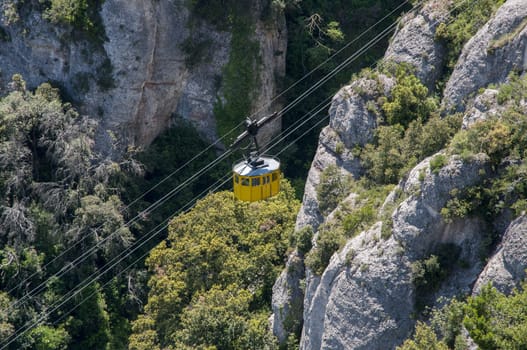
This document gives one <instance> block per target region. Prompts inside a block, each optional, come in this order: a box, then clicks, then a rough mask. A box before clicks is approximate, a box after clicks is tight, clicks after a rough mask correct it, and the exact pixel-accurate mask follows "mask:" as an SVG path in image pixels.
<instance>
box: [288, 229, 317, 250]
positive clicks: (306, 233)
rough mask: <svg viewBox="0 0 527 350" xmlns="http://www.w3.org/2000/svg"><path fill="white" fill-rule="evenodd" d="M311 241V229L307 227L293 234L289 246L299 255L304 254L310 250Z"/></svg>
mask: <svg viewBox="0 0 527 350" xmlns="http://www.w3.org/2000/svg"><path fill="white" fill-rule="evenodd" d="M312 239H313V228H312V227H311V226H310V225H308V226H305V227H303V228H301V229H300V230H298V231H295V232H293V234H292V235H291V237H290V239H289V245H290V246H291V247H296V249H297V250H298V252H299V253H300V254H305V253H307V252H309V251H310V250H311V247H312V246H313V244H312V242H311V241H312Z"/></svg>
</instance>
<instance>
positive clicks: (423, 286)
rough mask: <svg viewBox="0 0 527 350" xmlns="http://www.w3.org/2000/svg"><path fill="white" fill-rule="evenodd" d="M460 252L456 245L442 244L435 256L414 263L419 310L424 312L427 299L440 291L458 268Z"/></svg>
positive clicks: (416, 299)
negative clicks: (444, 282)
mask: <svg viewBox="0 0 527 350" xmlns="http://www.w3.org/2000/svg"><path fill="white" fill-rule="evenodd" d="M460 252H461V248H460V247H458V246H456V245H455V244H440V245H439V246H438V247H437V248H436V249H435V252H434V254H431V255H430V256H428V257H427V258H425V259H422V260H417V261H415V262H413V263H412V283H413V285H414V288H415V294H416V296H415V306H416V308H417V310H422V309H423V308H424V305H426V299H427V297H428V296H430V295H431V294H432V293H434V292H435V291H437V289H439V287H440V286H441V283H442V282H443V281H444V280H445V278H446V277H447V276H448V275H449V273H450V272H451V271H452V269H453V268H454V267H455V266H456V263H457V260H458V258H459V254H460Z"/></svg>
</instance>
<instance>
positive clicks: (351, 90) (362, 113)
mask: <svg viewBox="0 0 527 350" xmlns="http://www.w3.org/2000/svg"><path fill="white" fill-rule="evenodd" d="M394 84H395V82H394V80H393V79H392V78H389V77H387V76H385V75H383V74H379V75H378V79H377V80H375V79H369V78H360V79H357V80H355V81H353V82H352V83H351V84H350V85H347V86H345V87H343V88H342V89H340V90H339V92H338V93H337V94H336V95H335V97H333V101H332V103H331V107H330V109H329V116H330V122H329V126H330V127H331V128H332V129H333V130H334V131H335V132H336V133H337V134H338V135H339V137H340V139H341V140H342V142H343V143H344V145H345V146H346V147H347V148H348V149H353V148H354V147H355V146H364V145H366V144H367V143H368V142H370V141H371V140H372V139H373V135H374V131H375V128H376V127H377V113H379V112H378V111H380V107H379V106H378V105H377V103H376V100H377V98H378V97H380V96H381V95H386V94H388V93H389V91H391V89H392V88H393V85H394ZM376 111H377V112H376Z"/></svg>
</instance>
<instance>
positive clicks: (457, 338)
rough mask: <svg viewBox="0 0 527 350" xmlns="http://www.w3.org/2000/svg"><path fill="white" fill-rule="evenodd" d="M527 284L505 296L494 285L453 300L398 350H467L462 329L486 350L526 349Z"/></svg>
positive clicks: (421, 324)
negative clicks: (461, 299)
mask: <svg viewBox="0 0 527 350" xmlns="http://www.w3.org/2000/svg"><path fill="white" fill-rule="evenodd" d="M526 286H527V285H526V284H525V283H523V284H522V286H521V288H520V289H517V290H514V291H513V292H512V294H510V295H508V296H507V295H505V294H503V293H501V292H499V291H497V290H496V289H495V288H493V287H492V286H491V285H487V286H485V287H483V288H482V290H481V292H480V293H479V294H478V295H476V296H471V297H468V299H467V300H466V301H463V302H462V301H458V300H456V299H454V300H452V301H451V302H450V303H449V304H447V305H446V306H444V307H443V308H442V309H439V310H437V309H436V310H434V311H433V312H432V317H431V323H430V325H426V324H424V323H421V322H418V323H417V326H416V329H415V334H414V336H413V339H409V340H407V341H405V343H404V344H403V345H402V346H401V347H399V348H398V350H413V349H456V350H458V349H459V350H461V349H466V346H467V345H466V342H465V340H464V338H463V336H462V332H461V330H462V327H465V329H466V330H467V331H468V334H469V335H470V337H471V338H472V340H474V341H475V343H476V344H477V345H478V346H479V348H480V349H483V350H491V349H523V348H524V346H525V339H527V333H526V329H527V318H526V314H527V313H526V312H527V292H526V289H525V288H526Z"/></svg>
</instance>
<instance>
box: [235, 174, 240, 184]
mask: <svg viewBox="0 0 527 350" xmlns="http://www.w3.org/2000/svg"><path fill="white" fill-rule="evenodd" d="M234 181H235V182H236V183H239V182H240V178H239V177H238V175H236V176H235V177H234Z"/></svg>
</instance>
